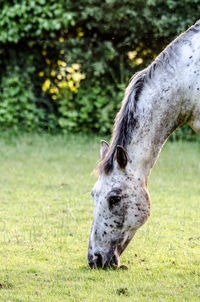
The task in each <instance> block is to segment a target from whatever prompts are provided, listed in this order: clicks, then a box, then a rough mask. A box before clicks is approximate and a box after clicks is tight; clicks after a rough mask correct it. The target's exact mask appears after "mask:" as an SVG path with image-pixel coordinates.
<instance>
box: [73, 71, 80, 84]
mask: <svg viewBox="0 0 200 302" xmlns="http://www.w3.org/2000/svg"><path fill="white" fill-rule="evenodd" d="M72 78H73V80H74V81H75V82H80V81H81V80H82V74H81V73H80V72H74V73H73V74H72Z"/></svg>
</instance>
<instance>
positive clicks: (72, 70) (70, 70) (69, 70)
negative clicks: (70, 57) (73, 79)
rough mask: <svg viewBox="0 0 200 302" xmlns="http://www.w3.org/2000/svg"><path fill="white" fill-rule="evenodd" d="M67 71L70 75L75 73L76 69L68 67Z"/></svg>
mask: <svg viewBox="0 0 200 302" xmlns="http://www.w3.org/2000/svg"><path fill="white" fill-rule="evenodd" d="M66 70H67V72H69V73H72V72H74V69H73V68H72V67H67V68H66Z"/></svg>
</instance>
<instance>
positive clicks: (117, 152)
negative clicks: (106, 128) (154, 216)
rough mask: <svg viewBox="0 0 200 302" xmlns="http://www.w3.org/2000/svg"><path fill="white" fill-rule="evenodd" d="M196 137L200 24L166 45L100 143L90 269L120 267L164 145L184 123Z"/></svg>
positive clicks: (143, 215) (134, 83)
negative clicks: (109, 135)
mask: <svg viewBox="0 0 200 302" xmlns="http://www.w3.org/2000/svg"><path fill="white" fill-rule="evenodd" d="M186 122H187V123H188V124H189V126H190V127H191V128H192V129H193V130H194V131H196V132H197V133H200V20H199V21H197V22H196V23H195V24H194V25H193V26H191V27H190V28H189V29H188V30H186V31H185V32H184V33H182V34H181V35H179V36H178V37H177V38H176V39H175V40H174V41H173V42H172V43H170V44H169V45H168V46H167V47H166V48H165V49H164V50H163V51H162V52H161V53H160V55H159V56H158V57H157V58H156V59H155V60H154V61H153V62H152V63H151V64H150V65H149V66H148V67H147V68H145V69H144V70H142V71H140V72H138V73H136V74H135V75H134V76H133V77H132V78H131V80H130V82H129V85H128V87H127V88H126V91H125V96H124V99H123V102H122V106H121V109H120V111H119V112H118V114H117V115H116V118H115V124H114V130H113V133H112V137H111V143H110V145H108V143H107V142H106V141H101V148H100V154H101V160H100V163H99V166H98V172H99V177H98V180H97V182H96V184H95V185H94V187H93V189H92V192H91V194H92V198H93V201H94V217H93V223H92V227H91V232H90V238H89V245H88V252H87V258H88V264H89V266H90V267H91V268H93V267H94V268H95V267H97V268H106V267H111V266H115V267H116V266H119V257H120V255H121V254H122V252H123V251H124V250H125V248H126V247H127V245H128V244H129V243H130V241H131V239H132V238H133V236H134V235H135V233H136V231H137V230H138V229H139V228H140V227H141V226H142V225H143V224H144V223H145V222H146V221H147V219H148V217H149V216H150V196H149V193H148V189H147V184H148V178H149V175H150V171H151V169H152V167H153V166H154V164H155V162H156V160H157V158H158V156H159V153H160V151H161V149H162V146H163V144H164V143H165V142H166V140H167V138H168V137H169V136H170V134H171V133H172V132H173V131H174V130H175V129H176V128H177V127H179V126H180V125H182V124H183V123H186Z"/></svg>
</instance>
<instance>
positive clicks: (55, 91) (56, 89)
mask: <svg viewBox="0 0 200 302" xmlns="http://www.w3.org/2000/svg"><path fill="white" fill-rule="evenodd" d="M50 92H51V93H58V88H57V87H56V86H53V87H51V88H50Z"/></svg>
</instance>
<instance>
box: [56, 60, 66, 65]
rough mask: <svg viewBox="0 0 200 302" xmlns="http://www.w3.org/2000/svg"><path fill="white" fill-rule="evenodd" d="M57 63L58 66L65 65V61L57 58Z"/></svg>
mask: <svg viewBox="0 0 200 302" xmlns="http://www.w3.org/2000/svg"><path fill="white" fill-rule="evenodd" d="M57 64H58V65H59V66H63V67H65V66H66V65H67V63H66V62H64V61H61V60H58V61H57Z"/></svg>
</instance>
